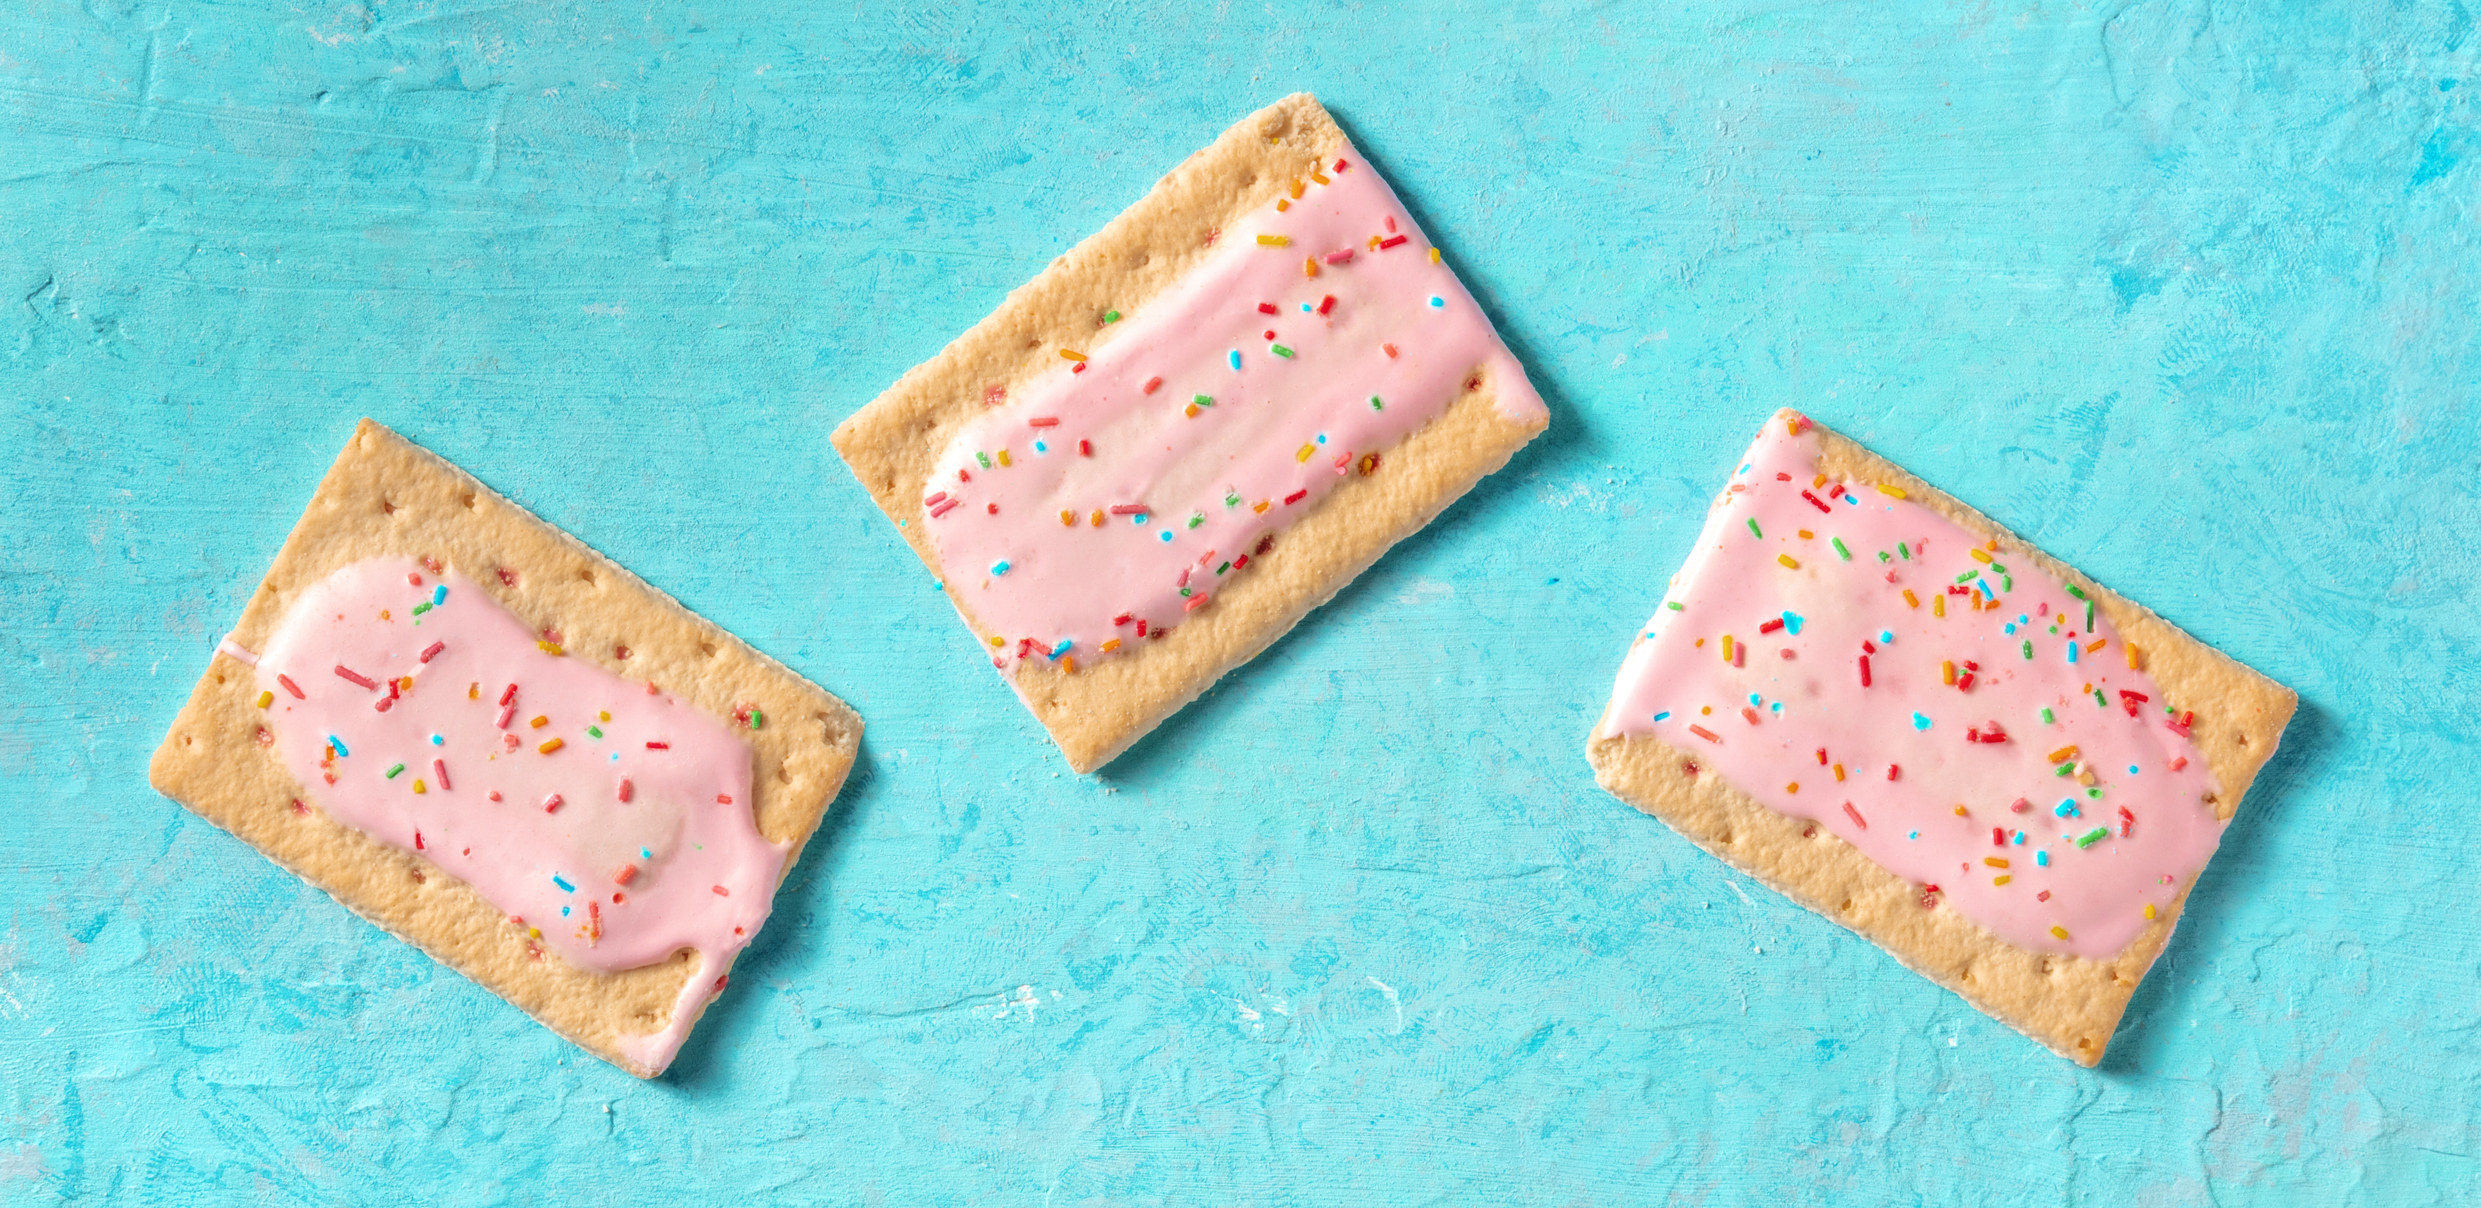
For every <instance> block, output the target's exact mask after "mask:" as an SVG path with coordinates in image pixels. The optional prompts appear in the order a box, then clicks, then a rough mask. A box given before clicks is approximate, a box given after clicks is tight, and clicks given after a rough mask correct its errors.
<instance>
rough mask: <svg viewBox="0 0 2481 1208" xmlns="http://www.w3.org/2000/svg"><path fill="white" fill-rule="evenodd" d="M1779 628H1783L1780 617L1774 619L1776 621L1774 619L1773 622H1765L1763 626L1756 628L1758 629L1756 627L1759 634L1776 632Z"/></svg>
mask: <svg viewBox="0 0 2481 1208" xmlns="http://www.w3.org/2000/svg"><path fill="white" fill-rule="evenodd" d="M1781 628H1783V619H1782V618H1781V617H1777V618H1776V619H1774V620H1771V621H1768V622H1766V623H1765V624H1763V625H1760V626H1758V627H1757V631H1758V632H1759V633H1773V632H1774V631H1776V630H1778V629H1781Z"/></svg>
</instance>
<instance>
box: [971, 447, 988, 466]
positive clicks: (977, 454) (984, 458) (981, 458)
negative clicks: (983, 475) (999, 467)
mask: <svg viewBox="0 0 2481 1208" xmlns="http://www.w3.org/2000/svg"><path fill="white" fill-rule="evenodd" d="M973 459H974V460H975V461H978V462H981V463H982V468H983V469H985V470H987V469H990V468H991V455H990V454H988V453H985V452H983V451H982V450H980V449H976V450H974V451H973Z"/></svg>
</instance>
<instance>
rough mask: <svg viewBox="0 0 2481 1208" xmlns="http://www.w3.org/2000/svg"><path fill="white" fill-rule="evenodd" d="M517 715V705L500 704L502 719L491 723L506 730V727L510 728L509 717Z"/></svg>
mask: <svg viewBox="0 0 2481 1208" xmlns="http://www.w3.org/2000/svg"><path fill="white" fill-rule="evenodd" d="M516 715H517V706H515V705H502V706H500V719H499V720H498V721H495V722H493V723H491V724H492V725H494V726H496V727H498V728H500V729H502V730H505V729H507V728H508V719H509V718H512V717H515V716H516ZM510 737H512V738H513V737H515V735H511V736H510Z"/></svg>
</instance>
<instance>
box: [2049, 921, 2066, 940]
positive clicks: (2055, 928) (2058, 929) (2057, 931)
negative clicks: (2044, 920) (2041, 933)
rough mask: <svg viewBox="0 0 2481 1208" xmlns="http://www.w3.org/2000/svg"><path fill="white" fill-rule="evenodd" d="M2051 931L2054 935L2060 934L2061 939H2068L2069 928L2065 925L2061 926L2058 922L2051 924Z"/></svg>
mask: <svg viewBox="0 0 2481 1208" xmlns="http://www.w3.org/2000/svg"><path fill="white" fill-rule="evenodd" d="M2050 933H2051V934H2052V935H2055V936H2058V937H2059V938H2060V939H2066V938H2067V937H2068V936H2067V928H2065V927H2061V926H2059V925H2058V924H2056V923H2053V924H2051V926H2050Z"/></svg>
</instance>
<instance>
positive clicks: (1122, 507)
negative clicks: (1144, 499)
mask: <svg viewBox="0 0 2481 1208" xmlns="http://www.w3.org/2000/svg"><path fill="white" fill-rule="evenodd" d="M1145 510H1146V505H1145V504H1142V503H1115V504H1113V505H1111V514H1112V515H1114V516H1134V515H1137V514H1138V513H1140V512H1143V511H1145Z"/></svg>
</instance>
